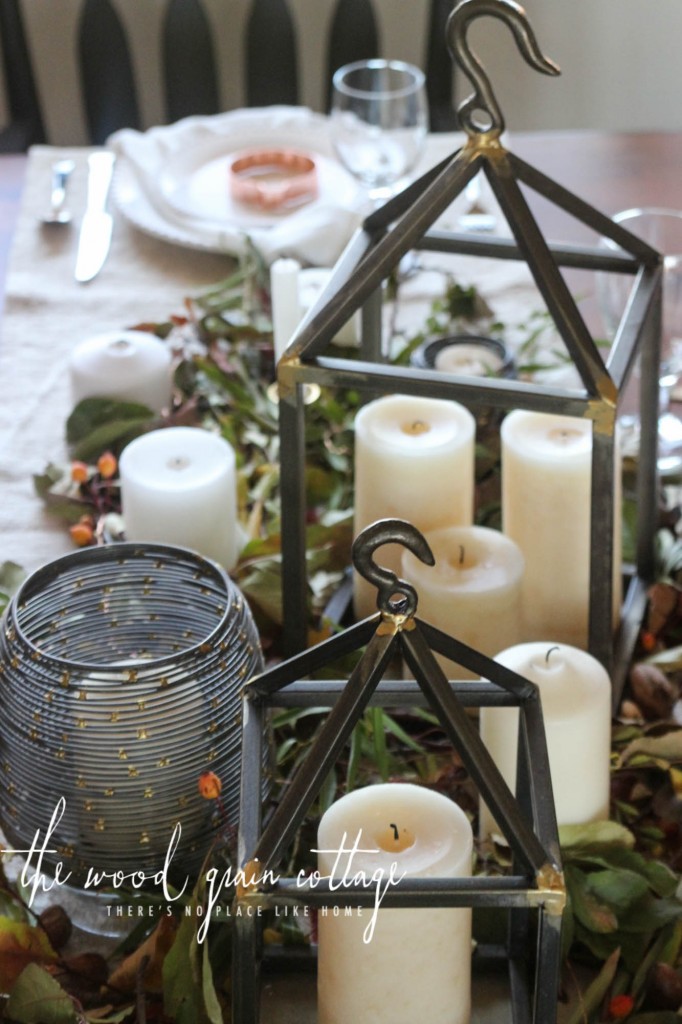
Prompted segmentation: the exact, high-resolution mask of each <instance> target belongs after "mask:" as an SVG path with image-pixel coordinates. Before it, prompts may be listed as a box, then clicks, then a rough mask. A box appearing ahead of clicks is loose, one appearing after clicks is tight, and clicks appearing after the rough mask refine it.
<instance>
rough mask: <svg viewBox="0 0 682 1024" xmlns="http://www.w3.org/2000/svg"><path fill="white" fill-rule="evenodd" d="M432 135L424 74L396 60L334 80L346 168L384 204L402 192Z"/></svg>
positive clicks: (338, 145)
mask: <svg viewBox="0 0 682 1024" xmlns="http://www.w3.org/2000/svg"><path fill="white" fill-rule="evenodd" d="M427 130H428V111H427V103H426V89H425V84H424V74H423V72H422V71H420V69H419V68H417V67H414V65H412V64H407V63H405V62H403V61H396V60H378V59H376V60H361V61H356V62H355V63H353V64H346V65H344V66H343V67H341V68H339V69H338V70H337V71H336V72H335V74H334V78H333V90H332V106H331V137H332V143H333V145H334V149H335V151H336V155H337V156H338V158H339V160H340V161H341V163H342V164H343V165H344V167H345V168H346V169H347V170H348V171H350V173H351V174H352V175H353V176H354V177H355V178H357V179H358V180H359V181H360V182H361V183H362V184H363V185H364V186H365V188H366V189H367V191H368V193H369V196H370V198H371V199H372V200H373V201H374V202H375V203H378V202H381V201H383V200H385V199H388V198H390V197H391V196H392V195H394V194H395V193H396V192H398V191H399V190H400V188H401V187H402V185H403V183H404V182H405V179H406V178H407V175H408V174H409V172H410V171H411V170H412V169H413V168H414V166H415V164H416V163H417V159H418V158H419V156H420V155H421V152H422V147H423V142H424V139H425V137H426V133H427Z"/></svg>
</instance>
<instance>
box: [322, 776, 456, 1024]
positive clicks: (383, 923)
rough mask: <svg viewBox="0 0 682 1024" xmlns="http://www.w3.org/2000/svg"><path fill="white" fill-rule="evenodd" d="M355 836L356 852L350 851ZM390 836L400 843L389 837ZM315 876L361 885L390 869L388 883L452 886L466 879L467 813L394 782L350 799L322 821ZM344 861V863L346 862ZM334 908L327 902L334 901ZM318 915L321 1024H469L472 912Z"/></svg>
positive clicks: (414, 910)
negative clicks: (361, 878)
mask: <svg viewBox="0 0 682 1024" xmlns="http://www.w3.org/2000/svg"><path fill="white" fill-rule="evenodd" d="M358 835H359V836H360V839H359V842H358V844H357V845H358V846H359V847H360V849H361V850H362V851H369V852H358V853H356V854H354V855H353V856H352V858H349V856H340V857H337V855H336V852H335V851H338V850H340V849H341V847H342V845H343V847H344V848H345V849H349V848H352V846H353V844H354V842H355V840H356V839H357V837H358ZM396 836H397V838H396ZM317 845H318V848H319V852H318V869H319V871H320V873H321V874H322V875H328V876H331V877H333V878H341V877H344V875H345V878H346V879H350V878H352V877H353V875H355V874H357V873H358V872H359V871H362V872H364V875H365V877H366V878H368V879H369V878H371V877H372V875H373V874H374V872H376V871H378V870H383V872H384V875H383V880H384V884H385V882H386V879H387V878H388V877H389V872H390V870H391V866H392V865H395V866H396V867H395V868H394V877H398V878H400V877H401V876H402V875H405V876H407V877H409V878H429V877H433V878H459V877H468V876H469V875H470V874H471V862H472V849H473V837H472V833H471V826H470V824H469V821H468V819H467V817H466V815H465V814H464V812H463V811H462V810H461V808H459V807H458V806H457V805H456V804H454V803H453V802H452V801H451V800H448V798H447V797H445V796H442V795H441V794H440V793H434V792H433V791H431V790H428V789H423V788H422V787H420V786H414V785H410V784H408V783H395V784H386V785H377V786H368V787H366V788H364V789H358V790H355V791H354V792H352V793H349V794H347V795H346V796H344V797H342V798H341V799H340V800H337V801H336V803H334V804H332V806H331V807H330V808H329V810H328V811H327V812H326V813H325V814H324V815H323V817H322V820H321V822H320V827H319V831H318V843H317ZM349 860H350V863H349ZM331 900H332V902H333V897H331ZM373 912H374V910H373V908H365V909H363V910H354V911H353V912H352V915H351V916H346V915H345V913H344V911H343V910H341V911H340V913H338V916H335V915H334V913H333V907H332V906H330V907H328V908H326V909H324V908H321V909H320V911H319V913H318V939H319V954H318V983H317V984H318V1020H319V1022H320V1024H358V1022H360V1021H371V1022H372V1024H397V1022H403V1021H419V1020H424V1021H428V1022H429V1024H468V1020H469V1014H470V1007H471V910H470V909H469V908H455V909H453V908H433V907H429V908H417V907H415V908H405V909H391V910H388V909H380V910H379V911H378V913H377V917H376V924H375V928H374V932H373V934H372V935H371V938H370V940H369V941H368V942H366V941H364V939H365V938H366V937H367V933H366V929H367V926H368V923H369V922H370V919H371V917H372V914H373Z"/></svg>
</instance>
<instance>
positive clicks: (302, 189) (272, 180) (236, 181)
mask: <svg viewBox="0 0 682 1024" xmlns="http://www.w3.org/2000/svg"><path fill="white" fill-rule="evenodd" d="M229 181H230V195H231V196H232V198H233V199H235V200H236V201H237V202H239V203H246V204H247V205H248V206H257V207H259V208H260V209H262V210H277V209H279V208H281V207H283V206H293V205H297V206H298V205H299V204H301V203H304V202H309V201H310V200H311V199H314V198H315V197H316V196H317V192H318V183H317V168H316V166H315V161H314V160H313V159H312V157H310V156H308V154H307V153H301V152H299V151H298V150H295V149H257V150H256V149H253V150H248V151H245V152H243V153H241V154H240V155H239V156H238V157H237V158H236V159H235V160H233V161H232V162H231V163H230V167H229Z"/></svg>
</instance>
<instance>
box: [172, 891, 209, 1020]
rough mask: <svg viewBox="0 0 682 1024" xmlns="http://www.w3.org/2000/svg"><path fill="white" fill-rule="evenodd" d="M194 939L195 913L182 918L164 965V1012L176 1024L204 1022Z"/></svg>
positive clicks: (193, 906)
mask: <svg viewBox="0 0 682 1024" xmlns="http://www.w3.org/2000/svg"><path fill="white" fill-rule="evenodd" d="M194 909H195V905H194V904H193V905H192V910H194ZM195 939H196V917H195V915H194V914H193V913H192V914H190V915H189V916H188V917H183V919H182V921H181V922H180V927H179V928H178V932H177V935H176V936H175V941H174V943H173V945H172V946H171V948H170V949H169V951H168V953H167V954H166V957H165V959H164V961H163V970H162V978H163V1005H164V1010H165V1012H166V1013H167V1014H168V1016H169V1017H173V1018H174V1019H175V1021H176V1024H197V1022H199V1021H201V1020H203V1019H204V1013H203V1000H202V997H201V989H200V987H199V984H198V981H199V978H198V970H197V965H196V962H195V959H194V957H193V947H194V948H195V947H196V942H195Z"/></svg>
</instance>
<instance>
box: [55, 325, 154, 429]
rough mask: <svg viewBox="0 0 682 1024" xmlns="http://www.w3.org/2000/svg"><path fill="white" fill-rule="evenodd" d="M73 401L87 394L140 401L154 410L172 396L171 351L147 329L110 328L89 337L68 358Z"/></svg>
mask: <svg viewBox="0 0 682 1024" xmlns="http://www.w3.org/2000/svg"><path fill="white" fill-rule="evenodd" d="M69 370H70V375H71V393H72V397H73V404H74V405H78V403H79V402H80V401H82V400H83V399H84V398H115V399H118V400H120V401H126V402H139V403H140V404H141V405H146V406H148V407H149V408H150V409H152V410H153V412H161V410H162V409H166V408H168V406H169V405H170V400H171V353H170V349H169V347H168V345H166V344H165V343H164V342H163V341H161V340H160V339H159V338H157V337H156V336H155V335H153V334H150V333H148V332H147V331H107V332H106V333H105V334H98V335H96V336H95V337H92V338H87V339H86V340H85V341H83V342H82V343H81V344H80V345H77V346H76V348H75V349H74V350H73V352H72V353H71V356H70V359H69Z"/></svg>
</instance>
